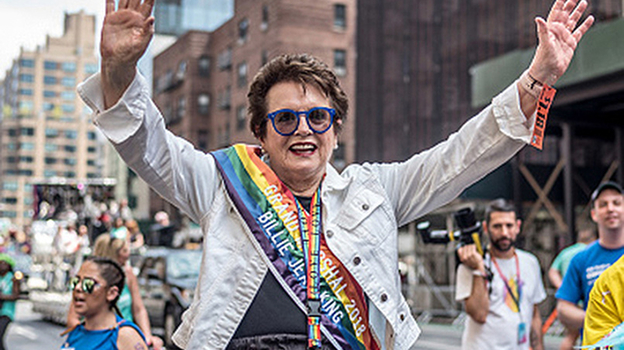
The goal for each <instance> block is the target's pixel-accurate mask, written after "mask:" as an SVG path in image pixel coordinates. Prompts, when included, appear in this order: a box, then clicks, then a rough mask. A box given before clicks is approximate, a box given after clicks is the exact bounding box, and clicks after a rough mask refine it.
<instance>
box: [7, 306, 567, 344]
mask: <svg viewBox="0 0 624 350" xmlns="http://www.w3.org/2000/svg"><path fill="white" fill-rule="evenodd" d="M421 328H422V330H423V332H422V334H421V336H420V339H419V340H418V342H417V349H421V350H459V349H460V342H461V340H460V339H461V331H462V330H461V328H460V327H454V326H450V325H440V324H421ZM63 329H64V328H63V327H61V326H59V325H56V324H53V323H51V322H47V321H44V320H43V319H42V317H41V315H40V314H38V313H36V312H33V311H32V304H31V302H30V301H20V302H18V303H17V311H16V320H15V322H13V323H12V324H11V325H10V326H9V331H8V334H7V339H6V344H7V347H8V348H9V349H11V350H13V349H20V350H40V349H59V348H60V347H61V344H62V342H63V339H64V338H63V337H60V336H59V334H60V333H61V332H62V331H63ZM544 341H545V345H546V346H545V348H546V349H547V350H556V349H558V348H559V343H560V341H561V338H560V337H553V336H546V337H545V339H544Z"/></svg>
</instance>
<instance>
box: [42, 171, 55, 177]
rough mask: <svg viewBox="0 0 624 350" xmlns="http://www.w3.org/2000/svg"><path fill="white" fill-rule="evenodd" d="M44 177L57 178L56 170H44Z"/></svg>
mask: <svg viewBox="0 0 624 350" xmlns="http://www.w3.org/2000/svg"><path fill="white" fill-rule="evenodd" d="M43 176H44V177H55V176H56V171H54V170H47V169H46V170H44V171H43Z"/></svg>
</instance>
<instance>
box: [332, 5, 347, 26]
mask: <svg viewBox="0 0 624 350" xmlns="http://www.w3.org/2000/svg"><path fill="white" fill-rule="evenodd" d="M334 28H336V29H345V28H347V6H346V5H344V4H335V5H334Z"/></svg>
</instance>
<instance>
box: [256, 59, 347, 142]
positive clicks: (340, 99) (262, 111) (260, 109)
mask: <svg viewBox="0 0 624 350" xmlns="http://www.w3.org/2000/svg"><path fill="white" fill-rule="evenodd" d="M282 82H295V83H300V84H301V85H302V86H303V87H304V88H305V85H313V86H315V87H317V88H318V89H320V90H321V91H322V92H323V93H324V94H325V96H327V97H328V98H329V101H330V104H331V107H332V108H334V109H335V110H336V116H335V118H334V128H335V129H336V133H337V134H338V133H340V131H341V129H342V128H341V124H340V123H338V120H345V119H346V117H347V111H348V109H349V100H348V98H347V95H346V94H345V92H344V90H342V87H340V82H339V81H338V78H337V77H336V74H334V72H333V71H332V70H331V69H330V68H329V67H328V66H327V65H326V64H325V63H323V62H322V61H321V60H319V59H318V58H315V57H313V56H310V55H308V54H287V55H281V56H278V57H276V58H274V59H272V60H271V61H269V62H268V63H267V64H265V65H264V66H263V67H262V68H260V71H258V73H257V74H256V76H255V77H254V79H253V81H252V83H251V85H250V86H249V93H247V102H248V104H249V106H248V109H247V114H248V115H249V117H250V120H249V128H250V129H251V132H252V133H253V134H254V136H255V137H256V138H258V139H262V138H263V137H264V136H266V125H267V114H268V111H267V103H266V96H267V94H268V92H269V90H270V89H271V88H272V87H273V86H274V85H276V84H278V83H282Z"/></svg>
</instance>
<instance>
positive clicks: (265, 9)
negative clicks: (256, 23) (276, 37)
mask: <svg viewBox="0 0 624 350" xmlns="http://www.w3.org/2000/svg"><path fill="white" fill-rule="evenodd" d="M268 28H269V6H267V5H264V6H262V22H261V23H260V30H267V29H268Z"/></svg>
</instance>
